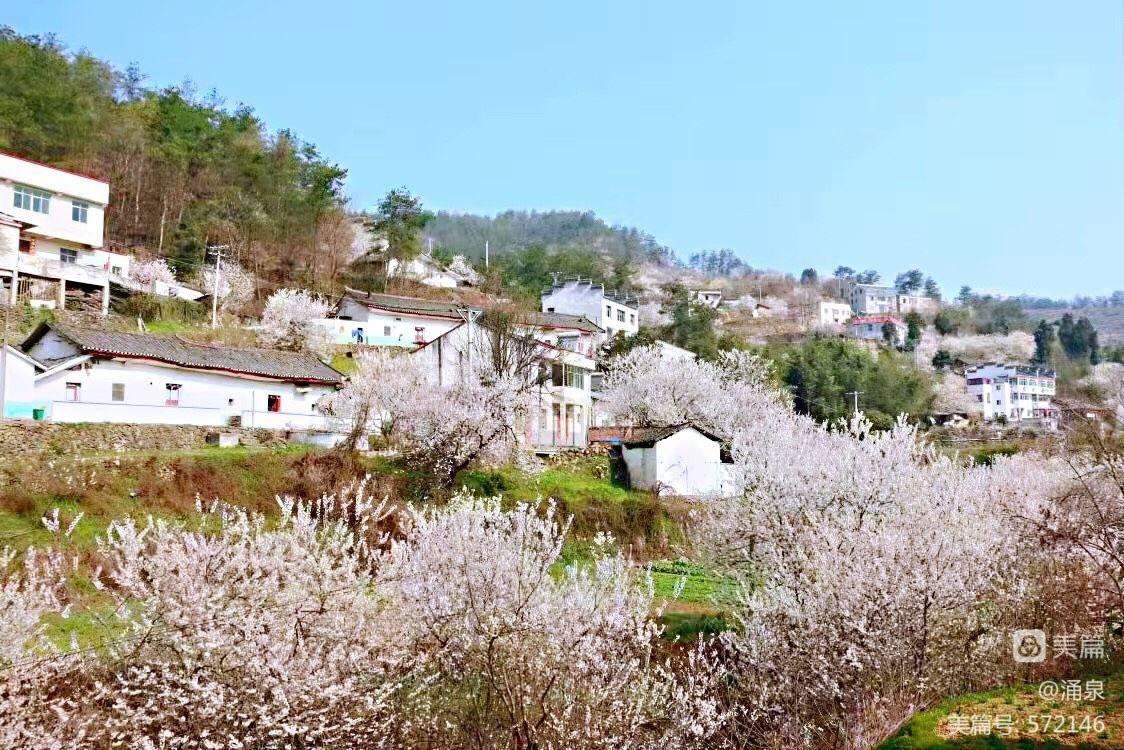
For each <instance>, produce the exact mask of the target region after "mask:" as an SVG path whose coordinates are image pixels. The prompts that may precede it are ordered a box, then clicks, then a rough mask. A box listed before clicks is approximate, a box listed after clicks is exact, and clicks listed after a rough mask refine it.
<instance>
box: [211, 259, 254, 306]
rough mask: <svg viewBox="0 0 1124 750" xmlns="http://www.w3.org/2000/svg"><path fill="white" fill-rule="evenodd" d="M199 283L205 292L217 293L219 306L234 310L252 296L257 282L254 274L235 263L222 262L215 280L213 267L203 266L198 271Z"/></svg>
mask: <svg viewBox="0 0 1124 750" xmlns="http://www.w3.org/2000/svg"><path fill="white" fill-rule="evenodd" d="M199 283H200V284H201V285H202V291H203V292H204V293H206V294H216V293H217V294H218V296H219V307H221V308H222V309H223V310H234V309H236V308H238V307H240V306H242V305H244V304H246V303H247V302H249V301H250V300H252V299H253V298H254V292H255V291H257V286H258V282H257V279H256V278H255V277H254V274H252V273H250V272H249V271H247V270H246V269H244V268H242V266H240V265H238V264H237V263H231V262H224V263H223V264H222V268H221V269H220V270H219V273H218V283H217V284H216V281H215V269H214V267H212V266H205V267H204V268H203V270H202V271H200V273H199Z"/></svg>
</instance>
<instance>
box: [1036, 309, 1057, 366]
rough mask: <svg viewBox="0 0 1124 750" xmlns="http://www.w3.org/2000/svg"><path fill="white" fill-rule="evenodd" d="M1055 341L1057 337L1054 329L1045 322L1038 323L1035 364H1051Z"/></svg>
mask: <svg viewBox="0 0 1124 750" xmlns="http://www.w3.org/2000/svg"><path fill="white" fill-rule="evenodd" d="M1055 339H1056V335H1055V333H1054V327H1053V326H1052V325H1050V324H1049V323H1047V322H1046V321H1045V320H1040V321H1038V327H1037V328H1035V329H1034V363H1035V364H1037V365H1047V364H1049V363H1050V358H1051V354H1052V352H1053V349H1054V340H1055Z"/></svg>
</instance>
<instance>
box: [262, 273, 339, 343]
mask: <svg viewBox="0 0 1124 750" xmlns="http://www.w3.org/2000/svg"><path fill="white" fill-rule="evenodd" d="M330 309H331V306H330V305H329V303H328V302H327V300H324V299H322V298H320V297H317V296H316V295H314V294H311V293H310V292H307V291H305V290H303V289H278V290H277V291H276V292H274V293H273V294H271V295H270V297H269V299H268V300H266V303H265V311H264V312H263V313H262V328H261V333H260V334H259V338H260V339H261V342H262V343H263V344H265V345H266V346H269V347H273V348H277V349H287V350H289V351H309V352H312V353H314V354H316V355H318V356H320V357H324V356H327V355H328V354H330V353H331V351H332V348H333V345H334V343H335V342H334V341H333V340H332V333H331V330H330V329H329V328H328V327H326V326H324V325H321V324H320V321H322V320H323V319H324V318H326V317H327V316H328V312H329V311H330Z"/></svg>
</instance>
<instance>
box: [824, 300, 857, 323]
mask: <svg viewBox="0 0 1124 750" xmlns="http://www.w3.org/2000/svg"><path fill="white" fill-rule="evenodd" d="M817 308H818V309H817V312H818V317H819V324H820V325H821V326H841V325H843V324H845V323H846V322H847V321H848V320H850V319H851V315H852V314H853V313H852V312H851V306H850V305H848V304H847V303H846V302H832V301H831V300H820V301H819V304H818V306H817Z"/></svg>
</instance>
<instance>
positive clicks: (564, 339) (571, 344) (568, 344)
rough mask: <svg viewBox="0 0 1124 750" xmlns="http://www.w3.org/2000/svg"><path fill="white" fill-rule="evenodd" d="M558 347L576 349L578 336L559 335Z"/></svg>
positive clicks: (573, 350) (574, 350)
mask: <svg viewBox="0 0 1124 750" xmlns="http://www.w3.org/2000/svg"><path fill="white" fill-rule="evenodd" d="M558 348H559V349H568V350H570V351H572V352H576V351H578V337H577V336H559V337H558Z"/></svg>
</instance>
